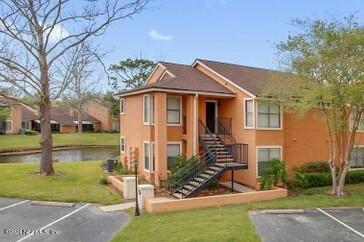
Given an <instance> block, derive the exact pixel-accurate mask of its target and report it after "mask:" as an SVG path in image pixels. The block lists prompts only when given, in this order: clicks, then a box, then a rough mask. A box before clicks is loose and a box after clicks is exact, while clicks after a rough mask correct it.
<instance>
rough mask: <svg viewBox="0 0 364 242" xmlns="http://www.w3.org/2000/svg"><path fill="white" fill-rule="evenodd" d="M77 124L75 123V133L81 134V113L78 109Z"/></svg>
mask: <svg viewBox="0 0 364 242" xmlns="http://www.w3.org/2000/svg"><path fill="white" fill-rule="evenodd" d="M77 113H78V116H77V117H78V124H77V133H79V134H82V132H83V130H82V121H83V120H82V114H81V111H78V112H77Z"/></svg>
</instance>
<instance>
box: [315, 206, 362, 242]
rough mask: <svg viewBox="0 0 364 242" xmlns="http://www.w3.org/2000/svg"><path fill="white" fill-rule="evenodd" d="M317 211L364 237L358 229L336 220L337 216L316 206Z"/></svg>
mask: <svg viewBox="0 0 364 242" xmlns="http://www.w3.org/2000/svg"><path fill="white" fill-rule="evenodd" d="M316 209H317V210H318V211H320V212H321V213H322V214H325V215H326V216H327V217H329V218H331V219H333V220H335V221H336V222H338V223H339V224H341V225H342V226H344V227H346V228H347V229H350V230H351V231H353V232H354V233H356V234H357V235H359V236H360V237H362V238H364V234H362V233H360V232H359V231H357V230H355V229H353V228H352V227H350V226H349V225H347V224H345V223H343V222H341V221H340V220H338V219H337V218H335V217H334V216H332V215H331V214H329V213H327V212H325V211H324V210H322V209H320V208H316Z"/></svg>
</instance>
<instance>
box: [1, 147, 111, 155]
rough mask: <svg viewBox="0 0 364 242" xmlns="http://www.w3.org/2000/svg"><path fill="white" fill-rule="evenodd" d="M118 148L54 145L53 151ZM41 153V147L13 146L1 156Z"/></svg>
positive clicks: (3, 150)
mask: <svg viewBox="0 0 364 242" xmlns="http://www.w3.org/2000/svg"><path fill="white" fill-rule="evenodd" d="M109 147H111V148H113V147H114V148H117V147H118V145H53V149H52V150H53V151H59V150H72V149H84V148H109ZM38 153H41V149H40V148H31V147H30V148H13V149H0V156H7V155H27V154H38Z"/></svg>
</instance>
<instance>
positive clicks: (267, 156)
mask: <svg viewBox="0 0 364 242" xmlns="http://www.w3.org/2000/svg"><path fill="white" fill-rule="evenodd" d="M272 159H280V160H281V159H282V147H280V146H264V147H257V176H261V174H262V172H263V171H264V170H265V169H266V168H267V167H268V162H269V161H270V160H272Z"/></svg>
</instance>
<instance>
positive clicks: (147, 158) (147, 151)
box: [143, 142, 150, 171]
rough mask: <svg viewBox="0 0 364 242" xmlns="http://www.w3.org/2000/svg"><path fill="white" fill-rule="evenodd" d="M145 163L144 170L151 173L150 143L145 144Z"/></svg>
mask: <svg viewBox="0 0 364 242" xmlns="http://www.w3.org/2000/svg"><path fill="white" fill-rule="evenodd" d="M143 161H144V162H143V163H144V170H146V171H150V144H149V142H144V144H143Z"/></svg>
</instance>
